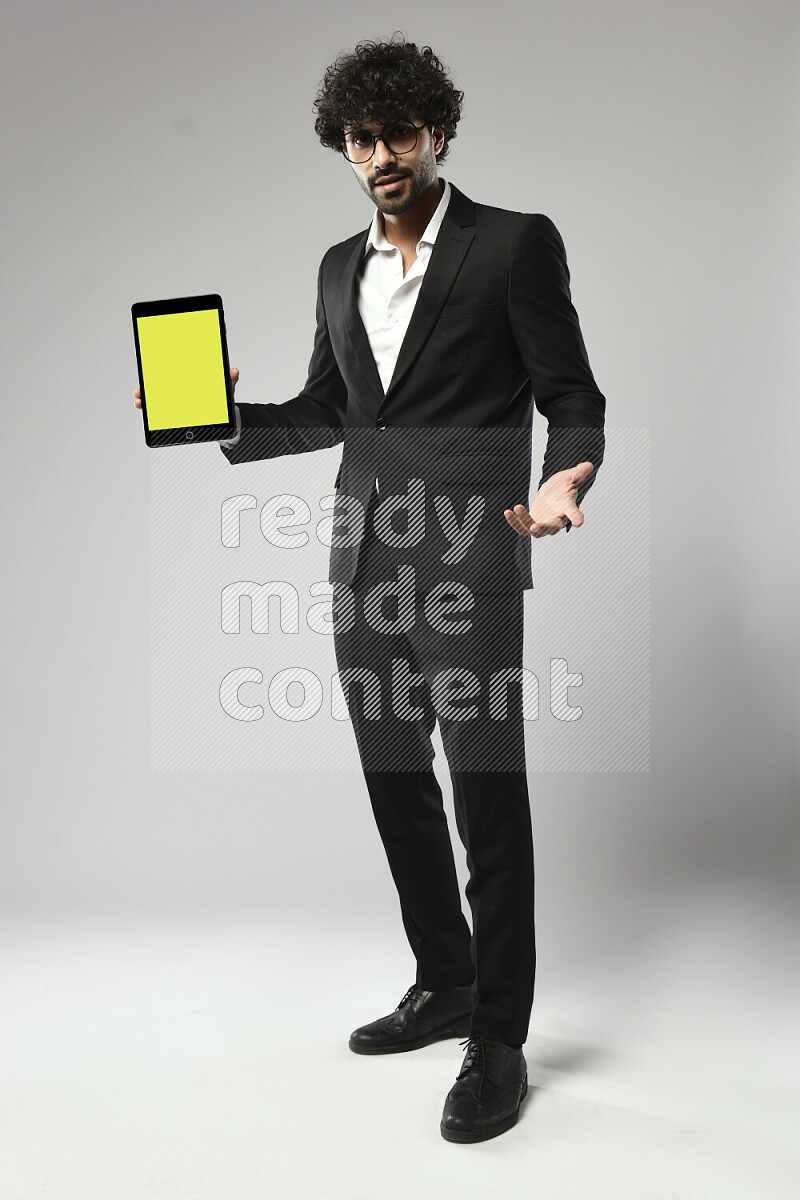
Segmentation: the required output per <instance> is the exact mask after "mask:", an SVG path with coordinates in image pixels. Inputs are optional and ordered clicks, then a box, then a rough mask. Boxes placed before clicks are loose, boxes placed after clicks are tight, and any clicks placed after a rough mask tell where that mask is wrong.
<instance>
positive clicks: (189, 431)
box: [186, 429, 194, 442]
mask: <svg viewBox="0 0 800 1200" xmlns="http://www.w3.org/2000/svg"><path fill="white" fill-rule="evenodd" d="M193 437H194V430H193V429H187V430H186V440H187V441H188V442H190V441H191V440H192V438H193Z"/></svg>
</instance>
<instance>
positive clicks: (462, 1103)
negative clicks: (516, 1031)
mask: <svg viewBox="0 0 800 1200" xmlns="http://www.w3.org/2000/svg"><path fill="white" fill-rule="evenodd" d="M461 1044H462V1046H463V1045H465V1044H466V1046H467V1052H466V1054H465V1055H464V1062H463V1065H462V1067H461V1070H460V1071H459V1073H458V1075H457V1077H456V1081H455V1083H454V1084H453V1086H452V1087H451V1089H450V1091H449V1093H448V1096H447V1099H446V1100H445V1102H444V1112H443V1113H442V1122H441V1125H440V1126H439V1128H440V1130H441V1133H442V1137H443V1138H446V1139H447V1141H448V1142H483V1141H485V1140H486V1138H491V1137H496V1136H497V1135H498V1133H505V1131H506V1130H507V1129H510V1128H511V1126H512V1125H516V1123H517V1117H518V1116H519V1106H520V1103H521V1102H522V1098H523V1096H524V1095H525V1093H526V1092H527V1090H528V1065H527V1063H526V1062H525V1056H524V1055H523V1053H522V1047H521V1046H508V1045H506V1043H505V1042H495V1041H492V1040H491V1039H490V1038H486V1037H484V1036H483V1034H480V1033H479V1034H476V1035H475V1036H474V1037H469V1038H467V1041H466V1043H464V1042H462V1043H461Z"/></svg>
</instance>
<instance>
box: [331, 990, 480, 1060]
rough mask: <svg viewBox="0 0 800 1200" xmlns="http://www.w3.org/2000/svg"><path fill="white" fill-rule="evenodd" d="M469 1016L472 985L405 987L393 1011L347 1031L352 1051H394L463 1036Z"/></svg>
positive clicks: (411, 1048)
mask: <svg viewBox="0 0 800 1200" xmlns="http://www.w3.org/2000/svg"><path fill="white" fill-rule="evenodd" d="M471 1020H472V985H471V984H467V985H466V986H465V987H454V988H449V989H448V990H447V991H445V992H426V991H425V990H424V989H423V988H421V987H417V985H416V984H412V986H411V987H410V988H409V989H408V991H407V992H406V994H405V996H403V999H402V1000H401V1001H400V1003H399V1004H398V1006H397V1008H396V1009H395V1010H394V1012H393V1013H389V1015H388V1017H379V1018H378V1020H377V1021H371V1022H370V1024H369V1025H362V1026H360V1028H359V1029H354V1030H353V1032H352V1033H351V1034H350V1043H349V1044H350V1049H351V1050H354V1051H355V1053H356V1054H396V1053H398V1052H399V1051H402V1050H418V1049H419V1048H420V1046H429V1045H430V1043H431V1042H440V1041H442V1040H443V1039H444V1038H453V1037H463V1036H464V1034H465V1033H469V1026H470V1021H471Z"/></svg>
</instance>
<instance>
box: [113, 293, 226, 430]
mask: <svg viewBox="0 0 800 1200" xmlns="http://www.w3.org/2000/svg"><path fill="white" fill-rule="evenodd" d="M212 308H213V309H216V310H217V314H218V316H219V331H220V341H221V343H222V362H223V368H224V371H225V394H226V396H227V398H228V421H227V424H223V425H193V426H186V427H185V428H179V429H151V428H150V426H149V425H148V423H147V397H146V394H145V386H144V374H143V371H142V355H141V350H140V349H139V328H138V326H137V324H136V321H137V319H138V318H139V317H159V316H165V315H167V314H169V313H181V312H200V311H201V310H207V309H212ZM131 319H132V321H133V340H134V343H135V345H136V368H137V370H138V372H139V395H140V396H141V400H142V421H143V423H144V440H145V442H146V443H147V445H148V446H153V447H155V446H190V445H192V444H193V443H195V442H218V441H220V440H225V439H227V438H232V437H235V436H236V410H235V407H234V401H233V383H232V381H231V369H230V363H229V360H228V339H227V336H226V332H225V314H224V312H223V308H222V297H221V296H219V295H217V294H216V293H214V294H211V295H207V296H182V297H179V298H177V299H172V300H141V301H137V303H135V304H132V305H131Z"/></svg>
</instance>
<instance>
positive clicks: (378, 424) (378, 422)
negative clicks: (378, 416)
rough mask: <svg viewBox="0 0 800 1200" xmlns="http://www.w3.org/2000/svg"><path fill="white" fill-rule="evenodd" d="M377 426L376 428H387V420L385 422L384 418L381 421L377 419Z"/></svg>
mask: <svg viewBox="0 0 800 1200" xmlns="http://www.w3.org/2000/svg"><path fill="white" fill-rule="evenodd" d="M375 428H376V429H385V428H386V422H385V421H383V420H381V421H376V422H375Z"/></svg>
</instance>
